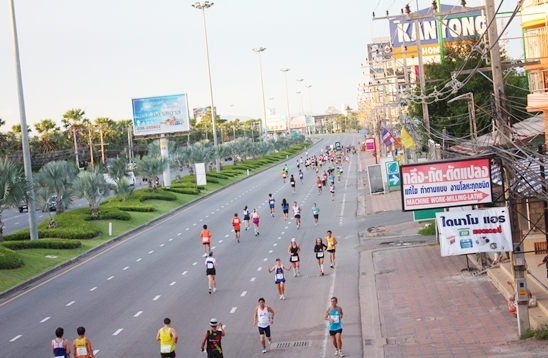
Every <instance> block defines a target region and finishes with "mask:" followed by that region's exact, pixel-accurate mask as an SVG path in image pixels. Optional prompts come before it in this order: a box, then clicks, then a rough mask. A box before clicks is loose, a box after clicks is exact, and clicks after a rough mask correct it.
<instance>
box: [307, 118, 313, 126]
mask: <svg viewBox="0 0 548 358" xmlns="http://www.w3.org/2000/svg"><path fill="white" fill-rule="evenodd" d="M313 125H314V117H306V126H307V127H312V126H313Z"/></svg>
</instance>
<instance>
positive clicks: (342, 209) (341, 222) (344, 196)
mask: <svg viewBox="0 0 548 358" xmlns="http://www.w3.org/2000/svg"><path fill="white" fill-rule="evenodd" d="M345 201H346V193H344V195H343V200H342V207H341V218H340V220H339V226H342V224H343V216H342V215H343V212H344V203H345Z"/></svg>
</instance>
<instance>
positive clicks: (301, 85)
mask: <svg viewBox="0 0 548 358" xmlns="http://www.w3.org/2000/svg"><path fill="white" fill-rule="evenodd" d="M303 81H304V79H303V78H297V82H299V86H300V88H301V90H300V92H298V93H299V94H300V95H301V115H302V116H304V109H303V95H302V93H303Z"/></svg>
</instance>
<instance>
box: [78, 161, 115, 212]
mask: <svg viewBox="0 0 548 358" xmlns="http://www.w3.org/2000/svg"><path fill="white" fill-rule="evenodd" d="M72 188H73V189H74V192H75V194H76V196H77V197H79V198H83V197H85V198H86V199H87V201H88V203H89V207H90V209H91V215H98V214H99V204H100V203H101V200H103V198H104V197H105V196H106V195H107V194H108V192H109V190H110V185H109V184H108V183H107V182H106V181H105V177H104V176H103V174H101V173H97V172H95V171H85V172H81V173H80V174H78V176H77V177H76V178H75V179H74V180H73V182H72Z"/></svg>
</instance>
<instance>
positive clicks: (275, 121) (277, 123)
mask: <svg viewBox="0 0 548 358" xmlns="http://www.w3.org/2000/svg"><path fill="white" fill-rule="evenodd" d="M266 130H267V131H269V132H276V131H287V125H286V119H285V116H284V115H271V116H266Z"/></svg>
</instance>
